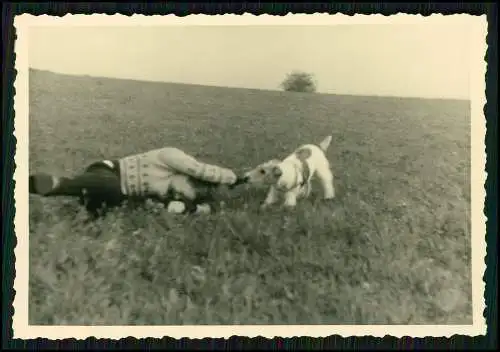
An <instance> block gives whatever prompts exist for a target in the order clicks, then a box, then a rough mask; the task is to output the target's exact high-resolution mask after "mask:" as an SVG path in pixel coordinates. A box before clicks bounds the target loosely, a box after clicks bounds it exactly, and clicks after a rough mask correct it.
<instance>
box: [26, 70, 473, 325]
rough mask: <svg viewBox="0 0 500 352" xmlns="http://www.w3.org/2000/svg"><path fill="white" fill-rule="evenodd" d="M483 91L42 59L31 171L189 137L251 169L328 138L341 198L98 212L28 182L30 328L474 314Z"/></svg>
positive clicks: (181, 142) (212, 158)
mask: <svg viewBox="0 0 500 352" xmlns="http://www.w3.org/2000/svg"><path fill="white" fill-rule="evenodd" d="M469 110H470V109H469V103H468V102H466V101H451V100H423V99H403V98H381V97H355V96H337V95H321V94H314V95H309V94H299V93H283V92H276V91H259V90H248V89H229V88H216V87H205V86H194V85H182V84H168V83H148V82H138V81H131V80H118V79H107V78H93V77H77V76H69V75H60V74H54V73H50V72H44V71H36V70H32V71H30V171H31V172H35V171H44V172H55V173H65V174H73V173H76V172H78V171H80V170H82V169H83V168H84V167H85V166H86V165H87V164H88V163H90V162H93V161H95V160H98V159H101V158H116V157H120V156H124V155H127V154H130V153H136V152H140V151H144V150H148V149H151V148H157V147H162V146H165V145H175V146H177V147H180V148H182V149H184V150H186V151H187V152H189V153H192V154H194V155H196V156H197V157H199V158H201V159H203V160H206V161H208V162H214V163H217V164H221V165H225V166H228V167H232V168H235V169H238V170H239V169H241V168H245V167H248V166H253V165H256V164H258V163H260V162H262V161H265V160H267V159H270V158H273V157H276V156H278V157H280V156H285V155H286V154H287V153H289V152H290V151H291V150H292V149H293V148H295V147H296V146H298V145H299V144H300V143H304V142H317V141H319V140H321V139H322V138H323V137H324V136H326V135H328V134H332V135H333V142H332V145H331V148H330V150H329V151H328V157H329V159H330V160H331V162H332V165H333V168H334V172H335V183H336V189H337V195H338V199H337V200H336V202H335V203H334V204H331V205H326V204H321V203H319V202H318V196H319V194H318V191H316V192H315V193H314V194H313V196H312V198H311V199H309V200H306V201H304V202H302V203H300V205H299V207H298V209H297V210H296V211H294V212H293V213H284V212H282V211H280V210H274V211H271V212H269V213H265V214H262V213H261V214H259V213H257V211H256V208H257V207H258V204H259V202H261V201H262V199H263V195H262V194H260V193H258V192H250V191H247V190H245V189H239V190H237V191H235V192H234V193H232V194H230V195H228V197H229V199H228V200H227V204H228V208H227V209H226V212H225V213H224V214H219V215H211V216H196V217H181V216H174V215H172V214H165V213H164V212H154V211H152V210H148V209H143V210H136V211H134V212H133V213H124V212H123V211H121V210H118V211H116V212H114V213H112V214H111V215H110V216H108V217H107V218H105V219H104V220H101V221H99V222H98V223H96V224H93V225H89V224H86V223H84V221H83V216H84V215H83V214H82V213H81V212H79V208H78V206H77V205H76V204H74V202H72V201H71V200H48V199H40V198H38V197H35V196H30V232H31V233H30V323H31V324H65V323H68V324H161V325H167V324H350V323H364V324H399V323H414V324H423V323H427V324H430V323H445V324H466V323H470V322H471V319H472V318H471V309H472V308H471V282H470V276H471V274H470V255H471V254H470V221H469V211H470V209H469V208H470V205H469V204H470V190H469V188H470V187H469V185H470V171H469V169H470V157H469V155H470V128H469V126H470V114H469Z"/></svg>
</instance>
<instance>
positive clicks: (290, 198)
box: [284, 192, 297, 208]
mask: <svg viewBox="0 0 500 352" xmlns="http://www.w3.org/2000/svg"><path fill="white" fill-rule="evenodd" d="M296 205H297V195H296V194H295V192H287V193H285V203H284V206H285V207H287V208H294V207H295V206H296Z"/></svg>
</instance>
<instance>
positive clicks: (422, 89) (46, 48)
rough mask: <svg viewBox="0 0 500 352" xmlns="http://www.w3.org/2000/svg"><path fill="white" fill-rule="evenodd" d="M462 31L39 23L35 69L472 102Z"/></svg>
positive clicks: (32, 53)
mask: <svg viewBox="0 0 500 352" xmlns="http://www.w3.org/2000/svg"><path fill="white" fill-rule="evenodd" d="M468 47H469V35H468V31H467V28H466V27H463V26H462V25H460V26H459V25H417V24H410V25H393V24H388V25H359V24H358V25H337V26H233V27H230V26H182V27H181V26H164V27H158V26H154V27H153V26H152V27H32V28H31V29H30V41H29V63H30V67H32V68H39V69H46V70H50V71H54V72H61V73H70V74H88V75H91V76H106V77H119V78H133V79H141V80H154V81H166V82H180V83H194V84H204V85H216V86H229V87H246V88H259V89H279V84H280V82H281V81H282V80H283V78H284V77H285V76H286V74H287V73H288V72H290V71H292V70H304V71H307V72H311V73H313V74H314V75H315V77H316V80H317V82H318V91H320V92H324V93H338V94H363V95H392V96H417V97H452V98H468V97H469V49H468Z"/></svg>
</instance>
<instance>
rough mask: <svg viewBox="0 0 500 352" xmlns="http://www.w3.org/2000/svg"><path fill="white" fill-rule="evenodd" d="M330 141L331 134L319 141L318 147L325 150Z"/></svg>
mask: <svg viewBox="0 0 500 352" xmlns="http://www.w3.org/2000/svg"><path fill="white" fill-rule="evenodd" d="M330 143H332V136H328V137H326V138H325V139H323V140H322V141H321V143H319V147H320V148H321V150H322V151H324V152H326V150H327V149H328V147H329V146H330Z"/></svg>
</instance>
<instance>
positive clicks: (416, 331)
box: [13, 13, 488, 339]
mask: <svg viewBox="0 0 500 352" xmlns="http://www.w3.org/2000/svg"><path fill="white" fill-rule="evenodd" d="M459 22H462V23H464V24H467V25H470V28H471V30H470V35H471V38H474V40H471V43H473V44H474V47H473V48H472V47H471V51H470V62H471V68H470V96H471V222H472V228H471V229H472V230H471V231H472V232H471V236H472V240H471V244H472V287H473V288H472V300H473V324H472V325H218V326H210V325H201V326H37V325H29V320H28V287H29V286H28V276H29V275H28V271H29V215H28V214H29V212H28V207H29V203H28V174H29V170H28V165H29V163H28V161H29V155H28V154H29V153H28V149H29V148H28V143H29V142H28V141H29V117H28V109H29V104H28V102H29V97H28V94H29V89H28V74H29V70H28V41H29V39H28V33H29V31H30V28H32V27H34V26H138V25H141V26H145V25H147V26H176V25H183V26H186V25H217V26H221V25H224V26H238V25H266V26H269V25H276V26H280V25H315V26H321V25H323V26H324V25H342V24H344V25H345V24H349V25H353V24H396V23H399V24H407V23H420V24H422V23H443V24H445V23H459ZM14 26H15V28H16V35H17V39H16V42H15V54H16V59H15V69H16V71H17V76H16V79H15V84H14V85H15V90H16V94H15V98H14V109H15V121H14V126H15V131H14V134H15V137H16V140H17V148H16V153H15V164H16V168H15V172H14V180H15V182H16V184H15V190H14V199H15V205H16V212H15V219H14V224H15V233H16V236H17V246H16V247H15V250H14V251H15V263H16V264H15V269H16V274H15V275H16V276H15V281H14V289H15V298H14V316H13V333H14V336H13V337H14V338H20V339H32V338H39V337H41V338H48V339H65V338H75V339H85V338H87V337H92V336H93V337H96V338H110V339H120V338H125V337H130V336H131V337H135V338H146V337H154V338H158V337H164V336H169V337H173V338H183V337H187V338H205V337H213V338H229V337H230V336H235V335H236V336H248V337H256V336H263V337H266V338H274V337H277V336H279V337H293V336H311V337H326V336H331V335H340V336H344V337H348V336H374V337H383V336H386V335H390V336H394V337H402V336H411V337H426V336H435V337H451V336H452V335H455V334H458V335H469V336H478V335H485V334H486V320H485V318H484V316H483V313H484V310H485V299H484V290H485V283H484V281H483V276H484V273H485V269H486V264H485V256H486V237H485V236H486V220H487V219H486V216H485V214H484V202H485V198H486V191H485V181H486V176H487V174H486V171H485V165H486V148H485V135H486V119H485V116H484V112H483V107H484V105H485V104H486V97H485V88H486V83H485V75H486V66H487V63H486V61H485V54H486V49H487V43H486V35H487V27H488V26H487V20H486V15H483V16H473V15H467V14H460V15H458V14H457V15H441V14H434V15H431V16H428V17H424V16H422V15H409V14H403V13H400V14H397V15H392V16H383V15H360V14H358V15H354V16H348V15H343V14H336V15H329V14H319V13H317V14H311V15H306V14H288V15H286V16H273V15H260V16H255V15H252V14H248V13H247V14H244V15H232V14H225V15H216V16H212V15H189V16H185V17H177V16H175V15H167V16H160V15H156V16H145V15H133V16H126V15H119V14H116V15H104V14H94V15H72V14H67V15H65V16H62V17H57V16H49V15H42V16H33V15H30V14H23V15H19V16H16V17H15V18H14ZM472 65H473V66H472Z"/></svg>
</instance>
